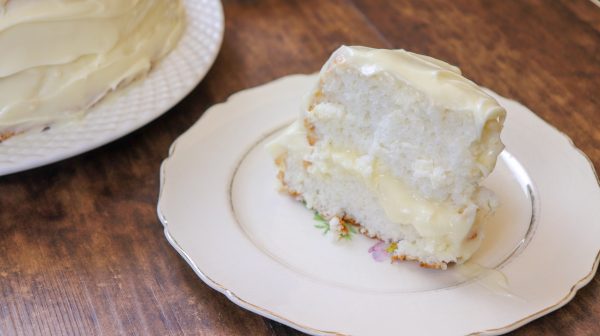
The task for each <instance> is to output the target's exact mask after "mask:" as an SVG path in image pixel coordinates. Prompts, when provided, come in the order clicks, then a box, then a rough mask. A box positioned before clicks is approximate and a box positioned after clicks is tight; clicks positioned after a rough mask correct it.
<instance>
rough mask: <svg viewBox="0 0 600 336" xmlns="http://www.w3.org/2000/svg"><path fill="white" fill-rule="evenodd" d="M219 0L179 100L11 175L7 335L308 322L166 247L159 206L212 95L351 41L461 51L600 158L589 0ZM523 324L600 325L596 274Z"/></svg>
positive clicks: (598, 32)
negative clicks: (166, 175)
mask: <svg viewBox="0 0 600 336" xmlns="http://www.w3.org/2000/svg"><path fill="white" fill-rule="evenodd" d="M223 5H224V10H225V18H226V30H225V39H224V42H223V46H222V49H221V52H220V54H219V56H218V58H217V60H216V62H215V65H214V67H213V68H212V70H211V71H210V72H209V74H208V75H207V77H206V78H205V79H204V80H203V82H202V83H201V84H200V85H199V86H198V87H197V88H196V89H195V90H194V91H193V92H192V93H191V94H190V95H189V96H188V97H187V98H185V99H184V100H183V101H182V102H181V103H179V104H178V105H177V106H175V107H174V108H173V109H172V110H171V111H169V112H168V113H166V114H165V115H164V116H163V117H161V118H159V119H158V120H156V121H154V122H153V123H151V124H150V125H148V126H146V127H144V128H142V129H140V130H138V131H136V132H133V133H132V134H130V135H128V136H126V137H124V138H122V139H120V140H117V141H115V142H113V143H111V144H109V145H106V146H104V147H102V148H100V149H97V150H94V151H91V152H89V153H86V154H84V155H80V156H78V157H76V158H72V159H69V160H66V161H63V162H59V163H56V164H53V165H50V166H46V167H42V168H38V169H35V170H32V171H26V172H21V173H18V174H14V175H11V176H5V177H0V335H300V334H301V333H299V332H297V331H295V330H293V329H291V328H288V327H286V326H283V325H281V324H278V323H275V322H272V321H270V320H268V319H265V318H262V317H260V316H258V315H255V314H253V313H250V312H248V311H246V310H244V309H241V308H239V307H237V306H236V305H235V304H233V303H231V302H229V301H228V300H227V299H226V298H225V297H224V296H223V295H221V294H219V293H218V292H216V291H214V290H212V289H210V288H209V287H208V286H207V285H205V284H204V283H203V282H202V281H200V280H199V279H198V278H197V276H196V275H195V274H194V273H193V272H192V270H191V269H190V268H189V267H188V266H187V265H186V264H185V262H184V261H183V260H182V259H181V258H180V257H179V256H178V255H177V253H176V252H175V251H174V250H173V249H172V248H171V247H170V245H169V244H168V243H167V241H166V240H165V238H164V236H163V232H162V226H161V224H160V222H159V221H158V219H157V216H156V211H155V209H156V202H157V196H158V189H159V186H158V180H159V175H158V174H159V166H160V163H161V161H162V160H163V159H164V158H165V157H166V155H167V150H168V148H169V145H170V144H171V143H172V142H173V141H174V140H175V139H176V138H177V136H178V135H179V134H181V133H182V132H183V131H185V130H186V129H187V128H189V127H190V126H191V125H192V124H193V123H194V122H195V121H196V120H197V119H198V118H199V117H200V116H201V115H202V113H203V112H204V111H205V110H206V109H207V108H208V107H209V106H211V105H213V104H215V103H219V102H223V101H224V100H225V99H226V98H227V97H228V96H229V95H231V94H232V93H234V92H236V91H239V90H243V89H246V88H249V87H252V86H256V85H259V84H262V83H266V82H268V81H270V80H273V79H275V78H278V77H280V76H284V75H288V74H292V73H311V72H314V71H316V70H318V69H319V67H320V66H321V65H322V63H323V62H324V61H325V60H326V58H327V57H328V55H329V54H330V53H331V52H332V51H333V50H334V49H335V48H337V47H338V46H339V45H340V44H359V45H367V46H372V47H387V48H405V49H408V50H412V51H415V52H419V53H425V54H429V55H431V56H434V57H437V58H441V59H443V60H446V61H448V62H450V63H453V64H455V65H458V66H459V67H460V68H461V69H462V70H463V72H464V74H465V75H466V76H467V77H469V78H471V79H473V80H474V81H476V82H477V83H479V84H481V85H483V86H486V87H489V88H491V89H492V90H494V91H496V92H498V93H500V94H501V95H504V96H506V97H509V98H512V99H515V100H518V101H520V102H522V103H524V104H525V105H527V106H528V107H529V108H531V109H532V110H533V111H535V112H536V113H537V114H538V115H539V116H541V117H542V118H543V119H545V120H547V121H548V122H550V123H551V124H553V125H555V126H556V127H557V128H558V129H560V130H561V131H563V132H565V133H566V134H568V135H569V136H570V137H571V138H572V139H573V141H574V142H575V144H576V145H577V146H578V147H579V148H581V149H582V150H583V151H584V152H585V153H586V154H587V155H588V156H589V157H590V158H591V160H592V162H593V164H594V165H595V167H596V169H598V168H600V126H599V125H600V8H599V7H597V6H595V5H594V4H593V3H592V2H589V1H584V0H580V1H570V0H562V1H554V0H546V1H542V0H527V1H518V0H502V1H471V0H460V1H445V0H444V1H442V0H439V1H417V0H415V1H370V0H355V1H316V0H310V1H308V0H303V1H300V0H297V1H266V0H265V1H262V0H237V1H233V0H232V1H225V2H224V4H223ZM0 61H1V52H0ZM557 272H560V265H557ZM401 323H402V322H401V317H399V320H398V324H399V326H400V328H401ZM399 333H401V329H399ZM513 334H514V335H600V276H598V275H596V277H595V278H594V279H593V280H592V282H591V283H590V284H589V285H588V286H586V287H585V288H583V289H582V290H580V291H579V293H578V294H577V295H576V296H575V298H574V299H573V301H571V302H570V303H569V304H567V305H566V306H565V307H564V308H562V309H560V310H558V311H556V312H554V313H551V314H549V315H547V316H545V317H542V318H540V319H538V320H536V321H534V322H532V323H529V324H528V325H526V326H524V327H522V328H520V329H518V330H517V331H515V332H513Z"/></svg>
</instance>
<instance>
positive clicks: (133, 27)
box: [0, 0, 184, 134]
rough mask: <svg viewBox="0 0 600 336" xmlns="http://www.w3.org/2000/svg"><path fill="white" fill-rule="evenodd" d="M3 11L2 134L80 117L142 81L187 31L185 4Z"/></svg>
mask: <svg viewBox="0 0 600 336" xmlns="http://www.w3.org/2000/svg"><path fill="white" fill-rule="evenodd" d="M2 7H3V8H4V9H3V12H0V50H2V59H1V60H0V134H1V133H4V132H7V131H13V132H19V131H21V130H24V129H27V128H30V127H33V126H40V125H45V124H49V123H51V122H54V121H58V120H62V119H65V118H69V117H73V116H76V115H81V114H82V113H83V112H85V110H86V109H87V108H89V107H90V106H91V105H92V104H94V103H95V102H97V101H98V100H99V99H101V98H102V97H103V96H104V95H105V94H106V93H107V92H109V91H111V90H114V89H116V88H117V87H118V86H120V85H122V84H125V83H127V82H129V81H131V80H133V79H136V78H138V77H141V76H143V75H144V74H146V73H147V72H148V71H149V70H150V69H151V67H152V65H153V64H154V63H155V62H156V61H158V60H159V59H160V58H162V57H163V56H164V55H165V54H166V53H168V52H169V51H170V50H172V49H173V48H174V46H175V45H176V43H177V42H178V40H179V38H180V36H181V34H182V32H183V27H184V12H183V7H182V4H181V2H180V1H179V0H177V1H174V0H144V1H142V0H103V1H94V0H45V1H37V0H21V1H8V2H7V3H5V4H4V5H3V6H2Z"/></svg>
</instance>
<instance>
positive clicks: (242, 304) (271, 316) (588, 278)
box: [157, 74, 600, 336]
mask: <svg viewBox="0 0 600 336" xmlns="http://www.w3.org/2000/svg"><path fill="white" fill-rule="evenodd" d="M312 75H314V74H312ZM298 76H311V74H308V75H307V74H290V75H287V76H283V77H279V78H277V79H275V80H273V81H270V82H267V83H264V84H262V85H258V86H255V87H252V88H248V89H244V90H242V91H239V92H236V93H234V94H232V95H230V96H229V97H228V98H227V99H226V100H225V101H224V102H222V103H219V104H215V105H213V106H211V107H210V108H208V109H207V110H206V111H205V112H204V113H203V114H202V116H201V117H200V118H199V119H198V120H197V121H196V123H194V124H193V125H192V126H191V127H190V128H189V129H188V130H186V131H185V132H184V133H182V134H181V135H180V136H179V137H177V139H176V140H175V141H174V142H173V144H172V145H171V146H170V148H169V153H168V156H167V158H165V159H164V160H163V162H162V163H161V166H160V186H159V188H160V189H159V196H158V204H157V215H158V219H159V220H160V222H161V224H162V225H163V227H164V235H165V238H166V239H167V241H168V242H169V244H170V245H171V246H172V247H173V248H174V249H175V250H176V251H177V252H178V253H179V254H180V255H181V257H182V258H183V259H184V260H185V261H186V263H188V265H189V266H190V267H191V268H192V270H193V271H194V273H196V275H197V276H198V277H199V278H200V279H201V280H202V281H203V282H204V283H206V284H207V285H208V286H209V287H211V288H213V289H215V290H217V291H218V292H220V293H221V294H223V295H225V296H226V297H227V298H228V299H229V300H230V301H232V302H233V303H235V304H237V305H238V306H240V307H242V308H244V309H246V310H249V311H251V312H254V313H256V314H259V315H261V316H263V317H267V318H269V319H272V320H274V321H277V322H280V323H283V324H285V325H288V326H290V327H292V328H294V329H297V330H300V331H302V332H306V333H310V334H312V335H347V334H343V333H340V332H335V331H323V330H318V329H314V328H311V327H307V326H303V325H301V324H298V323H295V322H293V321H291V320H288V319H286V318H284V317H282V316H278V315H276V314H275V313H273V312H271V311H269V310H268V309H265V308H263V307H260V306H256V305H254V304H252V303H250V302H247V301H245V300H244V299H242V298H240V297H239V296H237V295H236V294H235V292H233V291H231V290H229V289H227V288H226V287H224V286H223V285H221V284H220V283H218V282H216V281H214V280H213V279H211V278H210V277H208V276H207V275H206V274H204V273H203V272H202V270H200V268H199V267H198V266H197V265H196V264H195V263H194V262H193V261H192V260H191V258H190V257H189V256H188V255H187V254H186V253H185V251H184V250H183V249H182V248H181V247H180V246H179V244H178V243H177V242H176V241H175V239H174V238H173V237H172V236H171V234H170V233H169V231H168V221H167V218H166V217H165V215H164V214H163V212H162V211H161V200H162V197H163V194H162V192H163V190H164V184H165V183H166V180H165V170H166V164H167V162H168V161H169V159H170V158H171V157H172V156H173V155H174V153H175V149H176V145H177V142H178V141H179V140H180V139H181V138H182V137H183V136H185V135H186V134H187V133H188V132H189V131H190V130H191V129H192V128H193V127H194V126H196V125H197V124H198V123H199V122H200V121H201V120H202V119H203V117H204V116H206V115H207V114H212V111H214V109H215V108H216V107H218V106H219V105H223V104H226V103H229V102H230V101H231V100H232V99H233V100H237V99H238V98H237V97H238V96H239V95H245V94H248V93H251V92H252V91H254V90H257V89H262V88H264V87H267V86H270V85H273V84H275V83H277V82H280V81H282V80H285V79H289V78H292V77H298ZM487 90H489V89H487ZM489 91H491V92H494V91H492V90H489ZM494 93H495V92H494ZM495 94H496V95H497V96H499V97H501V98H503V99H506V100H508V101H511V102H513V103H515V104H518V105H519V106H520V107H522V108H524V109H525V110H527V111H528V112H529V113H531V114H532V115H534V116H535V117H537V119H538V120H539V121H540V122H542V123H543V124H544V125H546V126H550V128H551V129H552V130H554V131H555V132H556V133H557V134H559V135H560V136H562V137H563V139H565V140H567V144H568V145H570V146H571V147H572V148H573V149H575V150H576V152H577V153H578V154H579V155H580V156H581V157H583V158H584V159H585V160H586V161H587V163H588V164H589V166H590V168H591V170H592V173H593V175H594V177H595V179H596V187H597V189H598V190H599V191H600V179H599V177H598V173H597V172H596V169H595V166H594V163H593V162H592V160H591V159H590V158H589V157H588V156H587V155H586V154H585V152H583V151H582V150H581V149H580V148H578V147H577V146H576V145H575V143H574V142H573V140H572V139H571V138H570V137H569V136H568V135H567V134H566V133H564V132H562V131H560V130H559V129H558V128H556V127H555V126H554V125H552V124H550V123H549V122H547V121H546V120H544V119H542V118H541V117H540V116H538V115H537V114H536V113H535V112H533V111H531V110H530V109H529V108H527V107H526V106H525V105H523V104H521V103H519V102H518V101H516V100H513V99H510V98H505V97H503V96H501V95H499V94H497V93H495ZM599 264H600V248H598V252H597V254H596V257H595V259H594V262H593V263H592V268H591V270H590V271H589V273H587V274H586V275H585V276H584V277H583V278H581V279H579V280H578V281H577V282H575V283H574V284H573V286H572V287H571V289H570V290H569V291H568V292H567V293H566V295H565V296H564V297H563V298H562V299H560V300H559V301H558V302H556V303H554V304H552V305H549V306H547V307H546V308H543V309H541V310H539V311H538V312H536V313H533V314H531V315H528V316H526V317H524V318H522V319H520V320H518V321H515V322H513V323H511V324H508V325H506V326H503V327H499V328H493V329H487V330H482V331H476V332H472V333H469V334H468V335H469V336H471V335H498V334H503V333H507V332H510V331H513V330H515V329H517V328H519V327H522V326H524V325H525V324H527V323H529V322H531V321H533V320H535V319H537V318H540V317H542V316H544V315H546V314H549V313H551V312H553V311H555V310H557V309H559V308H562V307H563V306H564V305H566V304H567V303H569V302H570V301H571V300H572V299H573V298H574V297H575V295H576V294H577V292H578V291H579V290H580V289H581V288H583V287H584V286H586V285H587V284H588V283H589V282H590V281H591V280H592V279H593V278H594V275H595V274H596V271H597V270H598V266H599Z"/></svg>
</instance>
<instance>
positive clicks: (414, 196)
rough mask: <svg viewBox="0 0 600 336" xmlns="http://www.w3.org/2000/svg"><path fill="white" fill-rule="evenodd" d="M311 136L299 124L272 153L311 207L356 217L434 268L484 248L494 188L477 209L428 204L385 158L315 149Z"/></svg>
mask: <svg viewBox="0 0 600 336" xmlns="http://www.w3.org/2000/svg"><path fill="white" fill-rule="evenodd" d="M306 136H307V130H306V129H305V127H304V126H303V125H302V123H300V122H298V121H296V122H295V123H294V124H292V125H291V126H290V127H288V128H287V129H286V130H285V131H284V133H283V134H282V135H280V136H279V137H278V138H277V139H276V140H275V141H273V142H271V143H269V144H268V146H267V150H268V151H269V152H270V154H271V155H272V156H273V157H279V158H280V159H279V160H278V162H279V163H280V169H281V171H282V172H284V173H283V174H282V175H281V176H280V177H281V180H282V183H283V187H284V189H285V190H286V191H287V192H289V193H290V194H292V195H297V196H298V197H300V198H301V199H302V200H303V201H304V202H305V203H306V206H307V207H308V208H311V209H315V210H317V211H318V212H319V213H321V214H322V216H323V217H325V218H328V219H330V218H333V217H338V218H347V219H351V220H352V222H355V223H358V224H359V225H361V227H362V228H364V229H365V230H366V232H368V234H369V235H371V236H376V237H378V238H379V239H382V240H385V241H390V242H401V243H400V244H399V245H398V246H399V247H398V250H397V253H396V254H397V255H399V256H402V257H403V258H404V257H405V258H409V259H417V260H421V261H422V262H425V263H427V264H430V265H442V264H446V263H448V262H456V261H459V260H462V259H466V258H468V257H469V256H470V255H471V253H472V252H473V251H474V250H475V248H476V247H477V246H478V244H479V241H480V240H481V238H482V237H483V236H482V234H481V233H480V232H479V226H478V225H477V226H475V227H473V224H474V223H475V221H476V219H477V217H479V219H481V218H483V217H485V215H487V214H488V213H489V212H490V211H491V207H490V206H488V203H493V202H494V198H493V196H491V195H490V194H488V192H487V191H484V192H482V193H481V195H478V198H477V199H476V200H475V201H476V202H477V203H478V204H475V203H471V204H469V206H462V205H461V206H457V205H455V204H453V203H452V202H449V201H445V202H437V201H431V200H427V199H425V198H423V197H421V196H419V194H418V192H416V191H415V190H412V189H411V188H410V187H408V186H407V185H406V184H405V183H404V182H403V181H402V180H401V179H400V178H398V177H395V176H393V175H391V174H390V173H389V171H390V170H389V169H388V168H387V167H385V166H383V165H382V164H380V163H379V162H378V161H377V160H372V159H370V158H369V157H368V156H367V155H360V154H359V153H357V152H355V151H352V150H349V149H346V150H340V149H334V148H332V147H331V146H329V145H322V144H320V143H317V144H315V145H314V146H309V145H308V141H307V140H306ZM292 149H293V150H292ZM465 242H466V243H465Z"/></svg>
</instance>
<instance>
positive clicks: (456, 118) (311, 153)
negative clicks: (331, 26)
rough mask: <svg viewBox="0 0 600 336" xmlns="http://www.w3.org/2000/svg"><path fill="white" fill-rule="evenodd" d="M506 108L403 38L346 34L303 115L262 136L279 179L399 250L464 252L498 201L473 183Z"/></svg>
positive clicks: (445, 257)
mask: <svg viewBox="0 0 600 336" xmlns="http://www.w3.org/2000/svg"><path fill="white" fill-rule="evenodd" d="M505 114H506V112H505V110H504V109H503V108H502V107H501V106H500V105H498V103H497V102H496V101H495V100H494V99H493V98H491V97H490V96H488V95H487V94H486V93H485V92H483V90H482V89H481V88H480V87H479V86H477V85H476V84H474V83H473V82H471V81H469V80H468V79H466V78H464V77H462V75H461V73H460V70H459V69H458V68H456V67H454V66H452V65H449V64H447V63H444V62H442V61H439V60H436V59H434V58H431V57H427V56H422V55H417V54H414V53H410V52H407V51H405V50H379V49H370V48H365V47H347V46H342V47H341V48H339V49H338V50H337V51H335V52H334V53H333V55H332V56H331V58H330V59H329V60H328V61H327V63H326V64H325V65H324V66H323V69H322V70H321V73H320V76H319V80H318V83H317V85H316V87H315V88H314V89H313V90H312V92H310V94H309V95H308V96H307V98H306V101H305V104H304V106H303V107H302V111H301V115H300V118H299V119H298V120H297V121H295V122H294V123H293V124H292V125H291V126H290V127H289V128H288V129H287V130H286V131H285V132H283V133H282V134H281V135H280V136H279V137H278V138H276V139H275V140H274V141H273V142H271V143H270V144H269V145H268V149H269V151H270V152H271V154H272V156H273V157H274V159H275V163H276V165H277V168H278V171H279V172H278V178H279V180H280V182H281V188H282V189H283V190H284V191H287V192H288V193H289V194H291V195H292V196H294V197H296V198H297V199H299V200H301V201H303V202H305V204H306V206H307V207H308V208H310V209H313V210H314V211H316V212H317V213H318V214H319V216H321V217H323V218H324V219H325V220H327V221H328V222H329V226H330V229H331V230H332V231H336V232H337V233H338V234H340V235H341V236H347V235H348V230H349V229H352V228H353V227H356V228H358V230H359V231H360V232H362V233H364V234H366V235H368V236H370V237H376V238H378V239H380V240H383V241H385V242H386V243H389V248H388V251H390V252H391V254H392V259H394V260H417V261H419V262H420V263H421V265H422V266H426V267H432V268H446V266H447V264H448V263H462V262H464V261H466V260H467V259H468V258H469V257H470V256H471V255H472V254H473V253H474V252H475V250H476V249H477V248H478V247H479V245H480V243H481V239H482V238H483V235H482V232H481V224H482V222H483V221H484V219H485V218H486V216H487V215H488V214H490V213H491V212H492V211H493V209H494V207H495V204H496V201H495V197H494V195H493V193H492V192H491V191H489V190H487V189H485V188H483V187H481V186H480V184H481V182H482V180H483V179H484V178H485V177H486V176H487V175H488V174H489V173H490V172H491V171H492V170H493V168H494V166H495V164H496V158H497V156H498V154H499V153H500V152H501V151H502V149H503V148H504V146H503V144H502V142H501V141H500V131H501V129H502V125H503V122H504V118H505Z"/></svg>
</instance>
